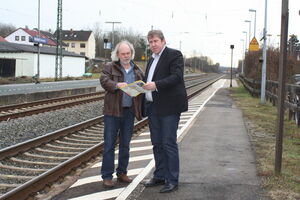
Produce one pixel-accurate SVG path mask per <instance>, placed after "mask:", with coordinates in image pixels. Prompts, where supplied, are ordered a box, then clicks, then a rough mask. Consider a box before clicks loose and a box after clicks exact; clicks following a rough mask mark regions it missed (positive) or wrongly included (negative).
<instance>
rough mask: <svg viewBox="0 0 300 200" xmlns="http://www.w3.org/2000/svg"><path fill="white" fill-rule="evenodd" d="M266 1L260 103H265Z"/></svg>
mask: <svg viewBox="0 0 300 200" xmlns="http://www.w3.org/2000/svg"><path fill="white" fill-rule="evenodd" d="M267 8H268V1H267V0H265V22H264V30H263V39H264V44H263V63H262V69H261V70H262V72H261V88H260V103H262V104H265V103H266V79H267V78H266V73H267V72H266V71H267V10H268V9H267Z"/></svg>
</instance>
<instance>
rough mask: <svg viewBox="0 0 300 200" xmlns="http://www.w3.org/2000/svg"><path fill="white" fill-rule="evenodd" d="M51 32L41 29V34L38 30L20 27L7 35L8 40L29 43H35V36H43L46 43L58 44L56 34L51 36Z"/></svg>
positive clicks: (50, 44) (49, 44)
mask: <svg viewBox="0 0 300 200" xmlns="http://www.w3.org/2000/svg"><path fill="white" fill-rule="evenodd" d="M50 35H51V34H50V33H47V32H45V31H40V34H39V33H38V31H37V30H30V29H28V28H18V29H16V30H15V31H13V32H12V33H10V34H9V35H7V36H6V37H5V39H6V41H8V42H12V43H17V44H27V45H34V43H33V42H32V40H33V38H34V37H39V38H42V39H43V40H44V41H45V42H46V43H45V44H44V45H48V46H56V42H55V39H54V36H51V37H50Z"/></svg>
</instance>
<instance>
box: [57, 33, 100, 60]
mask: <svg viewBox="0 0 300 200" xmlns="http://www.w3.org/2000/svg"><path fill="white" fill-rule="evenodd" d="M54 35H55V34H54ZM62 41H63V42H64V43H65V44H66V47H65V49H66V50H67V51H70V52H74V53H77V54H80V55H83V56H86V57H88V58H89V59H93V58H95V53H96V41H95V37H94V34H93V32H92V31H83V30H81V31H75V30H73V29H71V30H63V31H62Z"/></svg>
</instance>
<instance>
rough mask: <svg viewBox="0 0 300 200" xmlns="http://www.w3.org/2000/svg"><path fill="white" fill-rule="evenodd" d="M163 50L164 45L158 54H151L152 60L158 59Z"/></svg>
mask: <svg viewBox="0 0 300 200" xmlns="http://www.w3.org/2000/svg"><path fill="white" fill-rule="evenodd" d="M165 48H166V45H165V46H164V47H163V48H162V49H161V51H160V52H159V54H155V53H153V54H152V58H155V57H160V56H161V54H162V52H163V51H164V50H165Z"/></svg>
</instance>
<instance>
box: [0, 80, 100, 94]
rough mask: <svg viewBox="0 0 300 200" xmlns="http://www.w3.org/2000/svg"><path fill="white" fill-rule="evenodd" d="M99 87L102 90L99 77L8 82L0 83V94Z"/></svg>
mask: <svg viewBox="0 0 300 200" xmlns="http://www.w3.org/2000/svg"><path fill="white" fill-rule="evenodd" d="M86 87H98V88H99V89H98V90H100V89H101V87H100V82H99V80H98V79H92V80H73V81H57V82H41V83H39V84H34V83H24V84H8V85H0V96H4V95H12V94H28V93H36V92H47V91H55V90H65V89H74V88H86Z"/></svg>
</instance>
